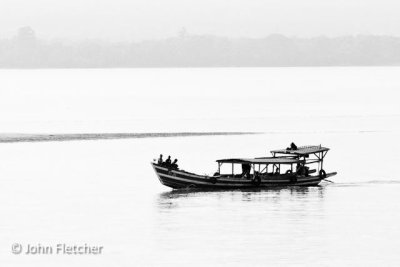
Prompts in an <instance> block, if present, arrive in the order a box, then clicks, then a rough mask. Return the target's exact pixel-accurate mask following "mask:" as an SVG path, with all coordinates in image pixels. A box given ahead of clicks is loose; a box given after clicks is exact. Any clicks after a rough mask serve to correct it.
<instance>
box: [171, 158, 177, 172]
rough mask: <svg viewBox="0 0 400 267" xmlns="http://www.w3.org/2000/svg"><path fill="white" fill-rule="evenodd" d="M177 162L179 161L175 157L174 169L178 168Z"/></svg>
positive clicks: (172, 165)
mask: <svg viewBox="0 0 400 267" xmlns="http://www.w3.org/2000/svg"><path fill="white" fill-rule="evenodd" d="M177 162H178V160H177V159H175V160H174V162H172V164H171V167H172V169H175V170H178V163H177Z"/></svg>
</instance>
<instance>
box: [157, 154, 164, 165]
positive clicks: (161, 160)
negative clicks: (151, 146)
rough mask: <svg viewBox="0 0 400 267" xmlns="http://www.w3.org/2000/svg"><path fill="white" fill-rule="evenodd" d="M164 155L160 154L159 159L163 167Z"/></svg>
mask: <svg viewBox="0 0 400 267" xmlns="http://www.w3.org/2000/svg"><path fill="white" fill-rule="evenodd" d="M162 157H163V156H162V154H160V157H159V158H158V164H160V165H162V164H163V159H162Z"/></svg>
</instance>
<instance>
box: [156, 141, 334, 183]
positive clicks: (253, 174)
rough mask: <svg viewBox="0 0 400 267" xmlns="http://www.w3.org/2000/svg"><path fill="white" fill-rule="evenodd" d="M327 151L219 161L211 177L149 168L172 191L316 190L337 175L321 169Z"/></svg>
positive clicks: (315, 148) (160, 166) (168, 168)
mask: <svg viewBox="0 0 400 267" xmlns="http://www.w3.org/2000/svg"><path fill="white" fill-rule="evenodd" d="M328 151H329V148H326V147H322V146H302V147H298V148H296V149H290V148H287V149H281V150H272V151H271V153H272V157H260V158H230V159H219V160H217V163H218V171H217V172H216V173H215V174H214V175H198V174H194V173H191V172H187V171H184V170H179V169H177V168H173V167H172V166H171V165H169V166H168V165H166V164H165V163H161V162H160V163H157V162H152V163H151V164H152V166H153V168H154V171H155V172H156V174H157V176H158V179H159V180H160V182H161V183H162V184H163V185H165V186H168V187H171V188H174V189H182V188H198V189H246V188H268V187H276V186H316V185H318V184H319V183H320V182H321V181H322V180H324V179H327V178H329V177H332V176H334V175H336V174H337V173H336V172H330V173H327V172H325V170H324V169H323V161H324V158H325V156H326V154H327V153H328ZM226 164H228V165H229V166H228V167H230V168H229V169H230V171H229V173H226V174H224V173H221V170H222V166H223V165H226ZM237 165H241V167H242V171H241V173H239V174H235V166H237ZM311 166H312V167H311ZM225 167H226V166H225ZM236 169H237V168H236Z"/></svg>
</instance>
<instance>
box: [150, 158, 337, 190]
mask: <svg viewBox="0 0 400 267" xmlns="http://www.w3.org/2000/svg"><path fill="white" fill-rule="evenodd" d="M152 166H153V168H154V171H155V172H156V174H157V176H158V179H159V180H160V182H161V183H162V184H163V185H165V186H168V187H171V188H174V189H182V188H201V189H248V188H269V187H282V186H317V185H318V184H319V183H320V182H321V181H322V180H324V179H326V178H328V177H331V176H334V175H336V173H335V172H333V173H327V174H326V177H324V178H322V177H320V176H308V177H305V176H293V175H290V174H288V175H286V174H281V175H274V176H266V177H263V178H262V179H261V181H260V183H255V182H254V181H253V180H251V179H243V178H232V177H218V178H215V177H213V176H205V175H197V174H194V173H189V172H185V171H181V170H172V169H169V168H167V167H164V166H160V165H158V164H156V163H152Z"/></svg>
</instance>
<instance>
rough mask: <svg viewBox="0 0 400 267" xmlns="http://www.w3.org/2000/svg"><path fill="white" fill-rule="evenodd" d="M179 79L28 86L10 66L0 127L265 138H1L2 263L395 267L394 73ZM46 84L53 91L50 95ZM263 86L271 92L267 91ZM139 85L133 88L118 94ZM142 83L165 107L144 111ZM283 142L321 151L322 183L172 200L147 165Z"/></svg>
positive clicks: (126, 74)
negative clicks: (36, 251)
mask: <svg viewBox="0 0 400 267" xmlns="http://www.w3.org/2000/svg"><path fill="white" fill-rule="evenodd" d="M185 71H186V72H188V73H186V74H187V75H188V76H189V78H188V79H189V80H184V81H182V80H180V79H178V77H182V75H180V74H179V71H178V70H169V71H167V72H163V71H161V70H148V71H145V70H121V71H111V72H109V71H107V72H106V71H105V70H99V71H97V72H92V71H88V72H87V73H86V74H84V73H82V72H85V71H78V72H77V73H76V72H74V71H72V72H70V71H64V72H56V73H53V74H54V75H48V74H49V73H46V71H38V72H36V73H32V72H29V71H26V72H25V74H23V75H26V76H25V77H26V80H25V82H24V81H22V80H15V79H13V77H14V78H15V77H17V76H18V75H22V74H21V73H20V74H18V75H17V74H15V72H14V74H12V73H11V74H10V73H8V74H9V75H8V76H3V77H5V78H4V79H5V80H6V82H5V83H4V84H5V89H4V91H1V93H2V98H1V100H0V101H2V106H1V108H0V109H1V110H2V111H4V112H2V115H1V116H3V117H0V121H1V122H2V126H1V127H2V128H1V129H2V131H3V132H7V131H8V132H25V133H27V132H61V133H62V132H99V131H100V130H102V131H103V132H121V131H127V132H140V131H141V132H143V131H150V130H154V131H163V130H189V131H190V130H192V131H198V130H203V131H215V130H219V131H224V130H235V131H262V132H265V134H260V135H243V136H211V137H184V138H153V139H131V140H104V141H71V142H52V143H14V144H2V145H1V150H0V177H1V179H0V236H1V238H0V265H1V266H161V265H165V266H187V265H193V266H212V265H216V266H223V265H230V266H266V265H270V266H287V265H292V266H293V265H302V266H310V265H311V266H376V265H382V266H398V265H399V263H400V193H399V192H400V177H398V163H399V161H400V145H399V141H398V137H399V128H398V125H400V124H399V122H400V119H399V118H400V116H399V114H400V112H399V108H398V105H397V102H398V101H397V99H398V93H397V92H398V89H399V85H400V78H399V77H400V75H398V73H399V68H388V69H386V68H383V69H374V68H371V69H368V68H354V69H353V68H350V69H345V68H338V69H335V68H333V69H312V68H311V69H285V70H283V69H257V70H247V69H245V70H242V71H241V72H240V71H239V70H232V71H234V72H235V75H233V74H232V73H231V72H230V71H229V70H217V71H216V70H214V71H211V70H203V71H200V70H191V71H189V70H185ZM43 72H45V73H43ZM50 72H52V71H50ZM138 72H140V73H139V74H138ZM45 74H46V75H45ZM105 74H107V75H109V76H107V75H105ZM178 74H179V75H178ZM13 75H14V76H13ZM174 75H175V76H174ZM288 75H289V76H291V77H293V79H290V80H288V79H285V77H288ZM54 76H56V78H54ZM45 77H47V78H49V77H53V78H49V79H50V81H47V80H46V79H45ZM87 77H89V78H87ZM90 77H92V78H93V80H91V79H92V78H90ZM94 77H97V78H96V79H100V82H99V81H98V80H96V79H95V78H94ZM104 77H105V78H104ZM121 77H122V78H124V79H122V80H123V82H122V81H121ZM135 77H136V78H135ZM139 77H141V78H139ZM143 77H144V78H143ZM171 77H172V78H171ZM235 77H236V78H235ZM205 78H207V79H205ZM52 79H53V80H52ZM59 79H61V80H62V81H67V82H65V83H66V85H65V83H62V84H60V87H59V88H58V90H59V91H58V93H54V92H53V91H52V88H53V86H54V85H57V80H59ZM196 79H197V81H198V83H196V85H194V87H195V88H201V87H202V86H203V87H204V88H209V89H207V90H204V92H203V93H204V94H203V95H200V94H197V95H196V94H194V95H190V94H189V93H187V92H186V91H185V90H186V89H187V85H188V84H190V83H193V81H194V80H196ZM232 79H233V81H231V80H232ZM137 80H139V81H141V82H139V83H138V82H137ZM143 80H144V81H143ZM26 81H29V82H26ZM91 81H93V82H94V83H97V85H99V84H100V83H101V86H100V85H99V88H100V89H99V91H98V92H99V93H98V94H93V90H94V89H93V88H92V87H90V86H88V87H86V86H84V85H90V82H91ZM96 81H97V82H96ZM152 81H153V82H152ZM154 81H156V82H154ZM212 81H213V82H212ZM147 82H148V83H147ZM171 82H172V83H173V85H175V86H176V87H173V86H172V85H171ZM235 83H237V84H238V86H239V87H241V88H243V86H244V85H246V84H248V85H249V87H250V88H252V89H251V90H250V92H251V93H252V94H250V95H249V96H248V95H246V96H245V101H243V91H241V92H239V91H235V92H236V93H233V95H230V96H227V101H225V100H222V99H223V96H225V94H223V92H220V91H218V88H226V87H228V85H229V86H234V84H235ZM114 85H115V86H116V89H114V91H113V92H114V94H112V93H110V92H111V91H112V90H111V88H114V87H113V86H114ZM117 85H120V86H117ZM164 85H165V87H163V86H164ZM266 85H268V86H269V87H268V88H275V89H276V90H278V89H279V90H278V91H279V92H281V93H277V92H276V90H274V89H268V90H267V91H266V92H264V91H263V88H265V86H266ZM294 85H296V86H297V87H296V88H293V87H292V86H294ZM135 86H136V87H135ZM141 86H144V87H145V88H146V90H143V91H142V93H141V95H135V94H133V93H132V94H131V93H129V92H130V91H129V90H128V88H141ZM208 86H211V87H208ZM70 88H73V89H70ZM76 88H80V90H78V89H76ZM87 88H88V89H87ZM121 88H122V89H121ZM154 88H159V89H158V90H159V91H158V92H161V95H162V96H163V97H165V98H167V99H169V101H162V97H156V98H157V99H155V101H156V102H152V100H153V99H151V98H152V97H151V95H150V93H148V92H149V91H150V89H154ZM160 88H164V89H165V88H167V89H169V90H170V91H169V93H170V94H171V92H172V95H170V96H168V93H166V92H164V91H162V90H161V89H160ZM319 88H322V89H324V90H325V91H318V90H319ZM108 89H109V90H108ZM300 89H301V90H302V93H299V92H298V91H296V90H300ZM70 90H72V91H73V92H71V91H70ZM224 90H225V89H224ZM360 90H364V91H363V94H360ZM139 91H140V90H139ZM127 92H128V93H127ZM135 92H136V91H135ZM178 93H183V95H184V97H186V98H185V100H186V103H183V104H182V103H181V102H179V101H176V99H175V98H176V97H177V96H178V95H179V94H178ZM225 93H226V91H225ZM254 95H255V96H256V98H255V99H254V97H253V96H254ZM77 96H78V97H77ZM17 99H20V102H17V101H16V100H17ZM179 99H181V98H179ZM217 99H218V101H217ZM7 100H8V101H7ZM106 100H109V102H107V101H106ZM197 100H198V101H199V102H198V101H197ZM208 100H213V101H211V102H209V101H208ZM253 100H254V101H253ZM135 101H136V102H135ZM146 101H147V102H146ZM157 101H158V102H157ZM202 101H203V102H202ZM8 102H10V103H14V104H13V105H11V104H9V103H8ZM43 103H49V106H46V105H44V104H43ZM132 103H133V104H132ZM154 103H159V104H160V105H154ZM196 103H197V104H196ZM207 103H212V105H211V104H207ZM219 103H220V104H221V106H219V108H217V107H216V106H215V105H217V104H219ZM265 103H269V104H268V105H266V104H265ZM299 103H300V105H299ZM3 104H4V105H3ZM135 104H137V105H135ZM26 106H27V107H29V108H28V109H24V107H26ZM283 106H284V107H285V109H284V110H282V107H283ZM184 107H186V109H182V108H184ZM138 110H139V111H140V110H142V111H143V112H138ZM182 110H184V112H182ZM50 111H51V112H50ZM203 111H204V112H203ZM7 112H8V113H7ZM368 112H370V113H368ZM4 114H6V115H7V116H5V115H4ZM165 114H166V115H165ZM259 114H261V115H259ZM12 116H14V117H12ZM116 118H122V119H121V120H120V121H118V120H116ZM166 118H167V119H166ZM156 122H157V123H156ZM35 129H36V130H35ZM292 141H295V142H296V143H297V144H323V145H326V146H328V147H331V148H332V150H331V151H330V152H329V153H328V155H327V158H326V162H325V164H324V166H325V169H326V170H327V171H337V172H338V175H337V176H335V177H334V178H332V180H333V181H334V182H335V183H325V184H322V185H321V186H320V187H309V188H296V187H291V188H276V189H271V190H264V191H214V192H196V191H171V190H170V189H168V188H166V187H164V186H162V185H161V184H160V183H159V181H158V179H157V177H156V175H155V174H154V172H153V170H152V168H151V166H150V162H151V161H152V160H153V159H154V158H156V157H157V156H158V155H159V154H160V153H164V154H165V155H168V154H171V155H172V157H177V158H178V159H179V164H180V167H181V168H183V169H185V170H188V171H193V172H196V173H199V174H204V173H208V174H212V173H214V172H215V170H216V168H217V165H216V163H215V160H216V159H218V158H225V157H256V156H265V155H267V154H268V151H269V150H272V149H277V148H282V147H286V146H288V144H289V143H290V142H292ZM13 243H21V244H23V245H27V244H39V243H40V244H43V245H54V244H57V243H67V244H72V245H73V244H82V243H88V244H93V245H101V246H104V254H103V255H97V256H93V255H92V256H67V255H65V256H62V255H34V256H33V255H30V256H29V255H13V254H12V253H11V245H12V244H13Z"/></svg>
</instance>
